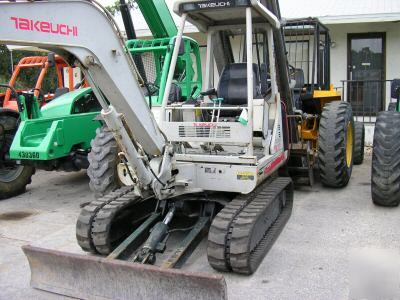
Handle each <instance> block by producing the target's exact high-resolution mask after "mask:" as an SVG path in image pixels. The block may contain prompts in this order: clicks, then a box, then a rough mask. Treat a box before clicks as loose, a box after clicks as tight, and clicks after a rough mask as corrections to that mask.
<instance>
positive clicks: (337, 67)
mask: <svg viewBox="0 0 400 300" xmlns="http://www.w3.org/2000/svg"><path fill="white" fill-rule="evenodd" d="M328 28H329V29H330V32H331V38H332V41H333V42H335V43H336V46H335V47H334V48H332V49H331V81H332V83H333V84H334V85H335V86H341V83H340V80H344V79H347V34H349V33H366V32H386V79H394V78H399V77H400V23H389V22H388V23H363V24H340V25H339V24H338V25H328Z"/></svg>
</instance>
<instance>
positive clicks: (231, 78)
mask: <svg viewBox="0 0 400 300" xmlns="http://www.w3.org/2000/svg"><path fill="white" fill-rule="evenodd" d="M253 78H254V80H253V97H257V96H259V95H260V78H259V74H258V67H257V64H253ZM218 97H219V98H223V99H224V101H223V102H222V105H247V63H234V64H229V65H226V66H225V68H224V70H223V71H222V74H221V78H220V80H219V84H218Z"/></svg>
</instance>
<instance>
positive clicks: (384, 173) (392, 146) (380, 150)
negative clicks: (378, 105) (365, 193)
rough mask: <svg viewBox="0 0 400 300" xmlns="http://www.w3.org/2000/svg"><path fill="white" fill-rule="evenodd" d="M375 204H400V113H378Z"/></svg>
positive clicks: (374, 179) (374, 186)
mask: <svg viewBox="0 0 400 300" xmlns="http://www.w3.org/2000/svg"><path fill="white" fill-rule="evenodd" d="M371 191H372V201H373V202H374V203H375V204H377V205H381V206H398V205H399V203H400V113H398V112H395V111H385V112H381V113H379V114H378V117H377V119H376V125H375V133H374V148H373V154H372V176H371Z"/></svg>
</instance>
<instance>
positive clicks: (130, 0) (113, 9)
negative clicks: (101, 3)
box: [106, 0, 138, 16]
mask: <svg viewBox="0 0 400 300" xmlns="http://www.w3.org/2000/svg"><path fill="white" fill-rule="evenodd" d="M126 4H127V5H128V7H129V9H137V7H138V5H137V3H136V1H135V0H126ZM106 9H107V10H108V11H109V12H110V13H111V14H112V15H113V16H115V14H116V13H117V12H120V11H121V4H120V3H119V1H118V0H117V1H115V2H114V4H112V5H108V6H106Z"/></svg>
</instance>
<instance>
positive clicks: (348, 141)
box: [346, 122, 353, 168]
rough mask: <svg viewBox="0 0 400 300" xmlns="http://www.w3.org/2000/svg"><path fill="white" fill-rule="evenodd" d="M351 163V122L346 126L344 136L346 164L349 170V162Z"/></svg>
mask: <svg viewBox="0 0 400 300" xmlns="http://www.w3.org/2000/svg"><path fill="white" fill-rule="evenodd" d="M352 161H353V125H352V124H351V122H349V124H348V125H347V136H346V164H347V167H348V168H350V166H351V162H352Z"/></svg>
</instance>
